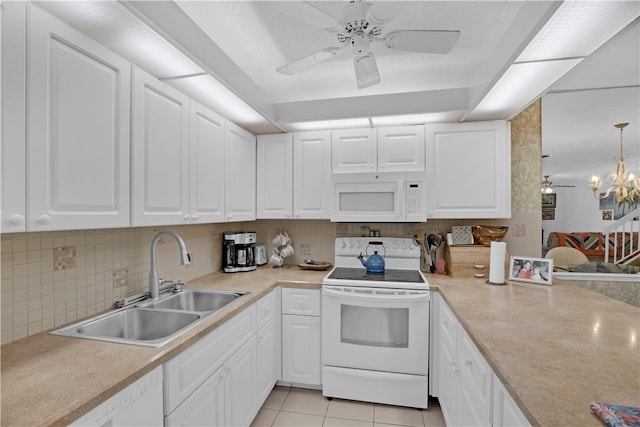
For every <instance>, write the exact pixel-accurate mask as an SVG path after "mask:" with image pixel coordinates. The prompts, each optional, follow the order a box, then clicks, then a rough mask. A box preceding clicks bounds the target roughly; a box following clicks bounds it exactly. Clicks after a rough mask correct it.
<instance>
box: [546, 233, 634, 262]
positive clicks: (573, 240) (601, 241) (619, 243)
mask: <svg viewBox="0 0 640 427" xmlns="http://www.w3.org/2000/svg"><path fill="white" fill-rule="evenodd" d="M637 239H638V232H633V241H634V242H637V241H638V240H637ZM606 240H607V242H608V244H609V259H610V260H611V259H612V257H613V251H614V249H615V248H616V247H617V248H618V251H620V249H621V248H623V245H624V247H625V249H627V250H628V248H629V245H630V244H631V233H626V234H619V235H618V238H617V239H615V238H614V236H613V234H611V235H610V237H609V238H608V239H606ZM556 246H569V247H571V248H575V249H577V250H579V251H580V252H582V253H583V254H585V255H586V256H587V258H589V261H603V260H604V252H605V248H606V246H605V237H604V235H603V234H602V233H599V232H573V233H560V232H555V231H554V232H552V233H549V237H548V238H547V249H551V248H555V247H556Z"/></svg>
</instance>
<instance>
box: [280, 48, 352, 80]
mask: <svg viewBox="0 0 640 427" xmlns="http://www.w3.org/2000/svg"><path fill="white" fill-rule="evenodd" d="M340 49H341V48H339V47H327V48H325V49H321V50H319V51H317V52H314V53H312V54H310V55H307V56H303V57H302V58H300V59H296V60H295V61H293V62H290V63H288V64H287V65H283V66H282V67H280V68H277V69H276V71H277V72H279V73H280V74H287V75H292V74H296V73H299V72H300V71H302V70H305V69H307V68H309V67H311V66H313V65H316V64H319V63H321V62H323V61H326V60H327V59H329V58H333V57H334V56H335V55H336V54H337V53H338V51H340Z"/></svg>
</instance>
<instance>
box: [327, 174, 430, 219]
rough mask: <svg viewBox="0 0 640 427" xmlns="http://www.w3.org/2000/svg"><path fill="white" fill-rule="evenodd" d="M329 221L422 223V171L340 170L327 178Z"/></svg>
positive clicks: (424, 175) (424, 198) (424, 178)
mask: <svg viewBox="0 0 640 427" xmlns="http://www.w3.org/2000/svg"><path fill="white" fill-rule="evenodd" d="M331 185H332V190H333V199H332V212H331V221H336V222H424V221H426V220H427V207H426V205H425V200H426V198H427V197H426V196H427V193H426V173H424V172H380V173H353V174H351V173H342V174H334V175H332V177H331Z"/></svg>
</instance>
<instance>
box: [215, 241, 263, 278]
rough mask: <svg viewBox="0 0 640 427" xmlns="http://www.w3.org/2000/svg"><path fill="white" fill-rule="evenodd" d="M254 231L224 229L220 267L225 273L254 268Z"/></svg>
mask: <svg viewBox="0 0 640 427" xmlns="http://www.w3.org/2000/svg"><path fill="white" fill-rule="evenodd" d="M255 246H256V232H255V231H225V232H224V234H223V240H222V254H223V256H224V258H223V260H222V268H223V269H224V271H225V272H226V273H235V272H238V271H252V270H255V269H256V268H257V267H256V260H255V255H254V247H255Z"/></svg>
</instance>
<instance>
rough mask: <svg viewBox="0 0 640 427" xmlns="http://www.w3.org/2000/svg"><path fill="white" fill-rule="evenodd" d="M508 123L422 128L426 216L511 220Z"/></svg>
mask: <svg viewBox="0 0 640 427" xmlns="http://www.w3.org/2000/svg"><path fill="white" fill-rule="evenodd" d="M510 132H511V131H510V124H509V122H506V121H493V122H470V123H443V124H429V125H427V126H426V141H427V142H426V147H427V182H428V185H429V191H428V197H427V216H428V217H429V218H510V217H511V133H510Z"/></svg>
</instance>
